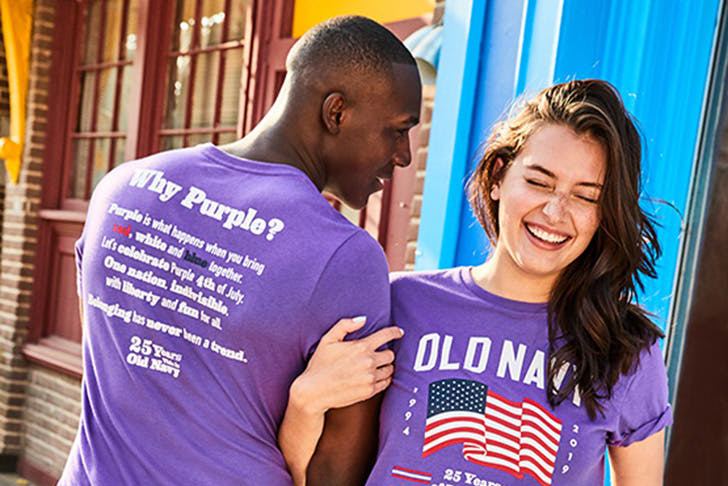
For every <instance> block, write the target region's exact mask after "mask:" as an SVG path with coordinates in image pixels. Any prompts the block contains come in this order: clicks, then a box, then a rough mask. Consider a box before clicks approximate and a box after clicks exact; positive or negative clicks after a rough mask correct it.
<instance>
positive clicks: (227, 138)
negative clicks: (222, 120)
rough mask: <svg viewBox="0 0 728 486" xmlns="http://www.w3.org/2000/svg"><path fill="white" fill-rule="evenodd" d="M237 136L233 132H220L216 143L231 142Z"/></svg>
mask: <svg viewBox="0 0 728 486" xmlns="http://www.w3.org/2000/svg"><path fill="white" fill-rule="evenodd" d="M237 139H238V137H237V135H236V134H234V133H221V134H220V139H219V140H218V142H217V144H218V145H225V144H226V143H232V142H234V141H235V140H237Z"/></svg>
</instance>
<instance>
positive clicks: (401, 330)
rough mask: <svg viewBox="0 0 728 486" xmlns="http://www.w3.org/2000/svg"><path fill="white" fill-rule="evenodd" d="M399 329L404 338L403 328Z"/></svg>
mask: <svg viewBox="0 0 728 486" xmlns="http://www.w3.org/2000/svg"><path fill="white" fill-rule="evenodd" d="M397 329H399V332H400V333H401V334H402V336H404V329H402V328H401V327H398V328H397Z"/></svg>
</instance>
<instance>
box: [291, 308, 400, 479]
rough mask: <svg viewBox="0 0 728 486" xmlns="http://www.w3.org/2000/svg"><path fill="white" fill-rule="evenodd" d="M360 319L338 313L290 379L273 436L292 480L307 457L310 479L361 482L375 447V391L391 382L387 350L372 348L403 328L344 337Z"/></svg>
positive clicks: (305, 464)
mask: <svg viewBox="0 0 728 486" xmlns="http://www.w3.org/2000/svg"><path fill="white" fill-rule="evenodd" d="M364 321H365V319H364V318H359V319H342V320H341V321H339V322H338V323H337V324H336V325H334V326H333V327H332V328H331V330H329V331H328V332H327V333H326V334H325V335H324V336H323V337H322V338H321V341H320V343H319V345H318V347H317V349H316V352H315V353H314V354H313V356H312V357H311V360H310V361H309V363H308V366H307V368H306V370H305V371H304V373H302V374H301V375H300V376H299V377H298V378H296V380H295V381H294V382H293V384H292V385H291V389H290V393H289V401H288V407H287V409H286V413H285V416H284V418H283V422H282V423H281V427H280V429H279V432H278V442H279V445H280V448H281V451H282V452H283V455H284V457H285V459H286V463H287V464H288V468H289V470H290V471H291V475H292V476H293V479H294V483H295V484H296V485H297V486H303V485H305V484H306V475H307V474H306V471H307V469H308V466H309V461H311V467H310V469H309V474H308V476H309V478H310V481H309V484H312V485H318V484H337V485H338V484H344V485H346V484H360V483H362V484H363V479H361V478H362V477H363V478H364V479H366V474H367V473H368V470H369V466H370V464H371V460H372V458H373V455H374V453H375V452H376V436H377V429H378V425H377V418H378V412H379V400H380V399H379V398H378V397H376V395H377V394H378V393H379V392H381V391H382V390H384V389H385V388H386V387H387V386H388V385H389V383H390V382H391V375H392V371H393V367H392V361H393V360H394V353H392V351H390V350H383V351H377V349H378V348H379V347H380V346H382V345H383V344H385V343H387V342H389V341H391V340H392V339H396V338H399V337H401V336H402V331H401V329H399V328H397V327H387V328H384V329H381V330H379V331H377V332H375V333H373V334H371V335H370V336H368V337H366V338H363V339H360V340H357V341H344V338H345V337H346V335H347V334H348V333H350V332H354V331H356V330H358V329H359V328H361V327H362V326H363V325H364ZM373 397H374V398H373ZM363 401H364V402H363ZM324 423H325V426H324ZM322 434H323V436H322ZM319 437H321V441H319ZM314 453H315V454H314ZM312 458H313V459H312ZM324 480H325V481H324ZM332 481H333V482H332Z"/></svg>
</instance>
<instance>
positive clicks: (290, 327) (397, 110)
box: [59, 17, 420, 486]
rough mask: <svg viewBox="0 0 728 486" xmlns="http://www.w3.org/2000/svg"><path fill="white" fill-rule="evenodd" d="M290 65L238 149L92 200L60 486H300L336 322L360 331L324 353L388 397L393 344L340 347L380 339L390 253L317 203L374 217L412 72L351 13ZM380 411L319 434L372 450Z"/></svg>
mask: <svg viewBox="0 0 728 486" xmlns="http://www.w3.org/2000/svg"><path fill="white" fill-rule="evenodd" d="M287 69H288V75H287V77H286V80H285V82H284V85H283V87H282V89H281V93H280V95H279V96H278V98H277V100H276V102H275V104H274V106H273V107H272V108H271V110H270V112H269V113H268V114H267V115H266V116H265V118H264V119H263V120H262V121H261V122H260V124H259V125H258V126H257V127H256V128H255V129H254V130H253V131H252V132H251V133H250V134H248V135H247V136H245V137H244V138H243V139H241V140H239V141H237V142H235V143H233V144H230V145H228V146H224V147H221V148H218V147H214V146H212V145H209V144H208V145H202V146H198V147H194V148H188V149H182V150H176V151H171V152H166V153H161V154H156V155H153V156H151V157H148V158H145V159H142V160H139V161H135V162H131V163H128V164H124V165H122V166H121V167H119V168H117V169H115V170H114V171H112V172H111V173H109V174H108V175H107V176H106V177H105V178H104V179H103V180H102V181H101V182H100V183H99V185H98V187H97V188H96V190H95V192H94V195H93V197H92V199H91V202H90V204H89V211H88V216H87V221H86V225H85V228H84V233H83V235H82V237H81V239H80V240H79V241H78V243H77V263H78V277H79V278H78V291H79V295H80V296H81V300H82V314H83V316H84V317H85V320H84V340H83V348H84V371H85V373H84V379H83V385H82V391H83V412H82V417H81V423H80V427H79V432H78V435H77V437H76V440H75V442H74V445H73V448H72V451H71V454H70V457H69V459H68V462H67V464H66V468H65V471H64V474H63V477H62V479H61V481H60V483H59V484H61V485H64V486H66V485H85V484H94V485H102V486H103V485H114V486H117V485H141V484H143V485H175V486H179V485H187V484H189V485H208V484H209V485H213V484H214V485H216V486H222V485H240V484H246V485H272V486H277V485H289V484H291V477H290V475H289V473H288V472H287V470H286V465H285V462H284V460H283V457H282V455H281V452H280V451H279V450H278V448H277V441H276V435H277V429H278V426H279V424H280V423H281V421H282V418H283V415H284V411H285V408H286V402H287V399H288V389H289V386H290V385H291V383H292V381H293V379H294V378H295V377H296V376H297V375H298V374H300V373H301V371H302V370H303V368H304V366H305V362H306V360H307V359H308V358H309V357H310V356H311V354H312V352H313V349H314V348H315V347H316V345H317V343H318V342H319V339H321V337H322V336H323V335H324V334H325V333H326V331H327V329H328V328H329V327H331V325H332V324H333V323H334V322H336V321H337V320H338V319H339V318H341V317H346V316H366V324H365V325H364V326H363V327H362V324H363V320H362V319H358V320H356V321H348V324H345V325H344V327H337V328H334V329H332V330H331V331H330V332H329V333H328V334H326V335H325V337H324V339H322V341H321V342H322V344H321V345H322V346H331V345H335V344H351V348H348V349H350V354H351V355H353V356H364V357H365V358H367V356H368V358H367V359H363V360H362V361H365V362H368V363H369V365H370V366H374V367H380V369H379V371H378V373H374V374H373V376H376V377H375V378H374V382H373V383H372V384H371V386H372V393H374V392H376V391H378V390H381V389H382V388H383V387H384V386H386V384H387V383H388V380H389V374H390V373H391V364H390V363H391V360H392V356H391V352H386V353H388V354H385V352H375V350H376V349H377V347H379V346H380V345H381V344H383V343H385V342H387V341H389V340H391V339H393V338H395V337H398V336H399V335H400V334H399V332H398V331H397V330H396V329H395V328H387V329H385V330H381V331H378V332H377V333H375V334H374V335H372V336H370V337H369V338H366V339H365V340H364V341H363V342H365V343H368V344H367V345H366V346H362V345H360V344H355V343H341V342H340V341H342V340H343V337H344V335H345V334H347V332H349V331H352V330H354V329H356V328H361V329H360V330H359V332H355V333H352V334H351V336H352V337H360V336H364V335H366V334H368V333H370V332H372V331H373V330H375V329H378V328H379V327H382V326H383V325H385V324H386V322H387V320H388V317H389V290H388V282H387V264H386V261H385V258H384V255H383V253H382V251H381V248H379V246H378V245H377V243H376V242H375V241H374V240H373V239H372V238H371V237H369V236H368V235H367V234H366V233H365V232H364V231H363V230H361V229H359V228H357V227H355V226H353V225H351V224H350V223H349V222H348V221H346V220H345V218H344V217H343V216H341V215H340V214H339V213H337V212H336V211H334V210H333V209H332V208H331V207H330V205H329V204H328V203H327V202H326V200H325V199H324V198H323V197H322V196H321V194H320V191H321V190H327V191H329V192H331V193H332V194H334V195H335V196H337V197H338V198H340V199H341V200H342V201H344V202H345V203H347V204H349V205H350V206H352V207H354V208H361V207H363V206H364V205H365V204H366V202H367V198H368V197H369V195H370V194H372V193H373V192H375V191H377V190H379V189H381V187H382V181H383V180H384V179H387V178H389V177H391V175H392V171H393V170H394V168H395V166H406V165H407V164H409V162H410V151H409V142H408V135H407V132H408V130H409V129H410V128H411V127H412V126H414V125H415V124H416V123H417V121H418V115H419V110H420V82H419V76H418V74H417V70H416V67H415V62H414V60H413V59H412V57H411V55H410V54H409V52H408V51H407V50H406V49H405V48H404V46H403V45H402V44H401V43H400V42H399V41H398V40H397V39H396V38H395V37H394V36H393V35H392V34H391V33H390V32H389V31H387V30H386V29H384V28H383V27H381V26H380V25H378V24H376V23H375V22H373V21H371V20H368V19H365V18H362V17H343V18H337V19H333V20H331V21H328V22H326V23H324V24H321V25H319V26H317V27H315V28H314V29H312V30H311V31H310V32H308V33H307V34H306V35H304V37H302V38H301V40H300V41H299V42H298V43H297V44H296V46H295V47H294V49H293V50H292V51H291V53H290V54H289V57H288V60H287ZM367 339H368V341H367ZM365 348H366V349H365ZM336 349H339V348H338V347H336ZM372 363H374V364H372ZM382 370H385V372H382ZM345 403H346V402H342V404H345ZM375 405H376V403H375V402H372V401H369V402H364V403H360V404H357V405H354V406H352V407H348V408H342V409H337V410H332V411H330V412H329V415H328V416H327V423H326V430H325V436H324V437H337V436H338V437H341V436H348V437H351V438H352V440H351V446H352V447H372V445H373V440H372V439H373V435H374V434H376V431H360V430H357V429H356V425H357V416H360V415H361V414H367V413H369V414H371V413H373V411H372V410H373V408H374V407H375ZM322 442H323V439H322ZM324 443H325V442H324ZM354 456H356V454H352V457H354ZM342 459H343V460H345V459H344V458H342ZM352 467H355V468H361V469H362V470H363V466H362V465H358V464H355V463H352Z"/></svg>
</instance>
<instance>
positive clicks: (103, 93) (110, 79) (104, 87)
mask: <svg viewBox="0 0 728 486" xmlns="http://www.w3.org/2000/svg"><path fill="white" fill-rule="evenodd" d="M117 71H118V68H109V69H103V70H101V71H99V73H98V76H99V94H98V103H99V106H98V115H97V118H96V130H94V131H97V132H109V131H111V130H112V120H113V116H114V95H115V94H116V74H117ZM120 101H121V102H123V101H124V100H120ZM120 104H121V103H120ZM84 108H85V105H84Z"/></svg>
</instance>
